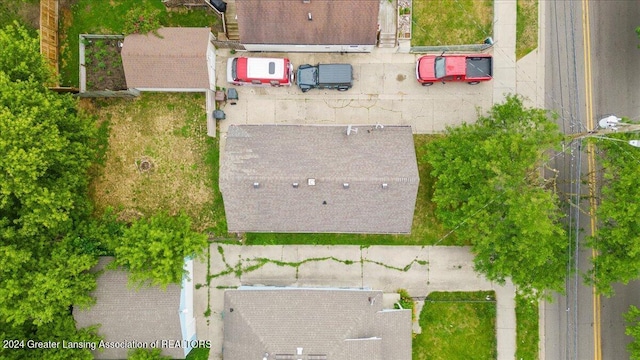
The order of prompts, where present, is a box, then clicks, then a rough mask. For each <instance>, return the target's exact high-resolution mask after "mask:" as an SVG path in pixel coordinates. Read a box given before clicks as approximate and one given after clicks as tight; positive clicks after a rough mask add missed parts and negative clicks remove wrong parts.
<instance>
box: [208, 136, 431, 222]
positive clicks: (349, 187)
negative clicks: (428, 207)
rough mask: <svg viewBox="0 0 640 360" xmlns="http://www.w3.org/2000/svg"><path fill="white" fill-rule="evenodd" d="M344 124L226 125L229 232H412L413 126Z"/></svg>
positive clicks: (223, 186) (223, 172) (223, 176)
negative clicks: (348, 130) (349, 125)
mask: <svg viewBox="0 0 640 360" xmlns="http://www.w3.org/2000/svg"><path fill="white" fill-rule="evenodd" d="M347 129H348V127H347V126H299V125H234V126H230V127H229V131H228V132H227V140H226V144H225V149H224V156H223V157H222V165H221V168H220V190H221V192H222V196H223V199H224V207H225V214H226V217H227V225H228V229H229V231H231V232H235V231H241V232H264V231H274V232H343V233H378V234H380V233H409V232H411V224H412V221H413V212H414V207H415V202H416V195H417V192H418V184H419V182H420V179H419V175H418V165H417V162H416V154H415V149H414V145H413V134H412V131H411V127H410V126H385V127H384V128H380V127H379V126H378V127H376V126H375V125H358V126H353V127H352V131H351V133H350V135H347ZM309 179H314V180H315V183H314V184H309ZM294 184H297V185H294ZM384 184H386V185H384Z"/></svg>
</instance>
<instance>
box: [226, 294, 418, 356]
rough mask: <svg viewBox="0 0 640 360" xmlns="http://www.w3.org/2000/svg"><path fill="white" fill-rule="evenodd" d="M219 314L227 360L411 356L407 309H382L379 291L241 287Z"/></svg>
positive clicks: (230, 297) (409, 313) (408, 312)
mask: <svg viewBox="0 0 640 360" xmlns="http://www.w3.org/2000/svg"><path fill="white" fill-rule="evenodd" d="M222 318H223V319H224V344H223V347H222V348H223V357H224V359H225V360H248V359H264V358H267V359H294V360H295V359H305V360H313V359H318V360H320V359H322V360H347V359H348V360H410V359H411V310H388V309H383V306H382V292H381V291H372V290H355V289H353V290H352V289H310V288H269V287H263V288H260V287H257V288H251V287H241V288H240V289H238V290H227V291H225V293H224V313H223V316H222ZM267 354H268V355H267Z"/></svg>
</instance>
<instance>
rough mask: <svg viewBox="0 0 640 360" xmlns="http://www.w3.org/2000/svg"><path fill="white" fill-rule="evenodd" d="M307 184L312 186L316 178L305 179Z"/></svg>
mask: <svg viewBox="0 0 640 360" xmlns="http://www.w3.org/2000/svg"><path fill="white" fill-rule="evenodd" d="M307 184H308V185H309V186H314V185H315V184H316V179H307Z"/></svg>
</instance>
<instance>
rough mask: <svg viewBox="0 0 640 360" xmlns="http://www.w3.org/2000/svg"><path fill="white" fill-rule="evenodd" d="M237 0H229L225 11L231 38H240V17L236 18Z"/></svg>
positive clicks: (228, 33)
mask: <svg viewBox="0 0 640 360" xmlns="http://www.w3.org/2000/svg"><path fill="white" fill-rule="evenodd" d="M236 17H237V16H236V2H235V1H234V0H227V11H226V12H225V13H224V20H225V23H226V29H227V38H228V39H229V40H235V41H238V40H240V30H239V29H238V19H237V18H236Z"/></svg>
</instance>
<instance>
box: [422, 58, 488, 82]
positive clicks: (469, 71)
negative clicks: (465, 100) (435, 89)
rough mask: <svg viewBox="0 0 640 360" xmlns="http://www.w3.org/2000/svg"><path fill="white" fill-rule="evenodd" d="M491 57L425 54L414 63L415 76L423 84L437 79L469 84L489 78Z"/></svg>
mask: <svg viewBox="0 0 640 360" xmlns="http://www.w3.org/2000/svg"><path fill="white" fill-rule="evenodd" d="M492 76H493V58H492V57H491V55H489V54H473V55H444V54H443V55H440V56H437V55H425V56H422V57H421V58H419V59H418V62H417V63H416V78H417V79H418V82H419V83H420V84H422V85H423V86H430V85H433V83H434V82H436V81H439V82H442V83H445V82H447V81H464V82H467V83H469V84H471V85H475V84H478V83H479V82H481V81H488V80H491V78H492Z"/></svg>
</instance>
